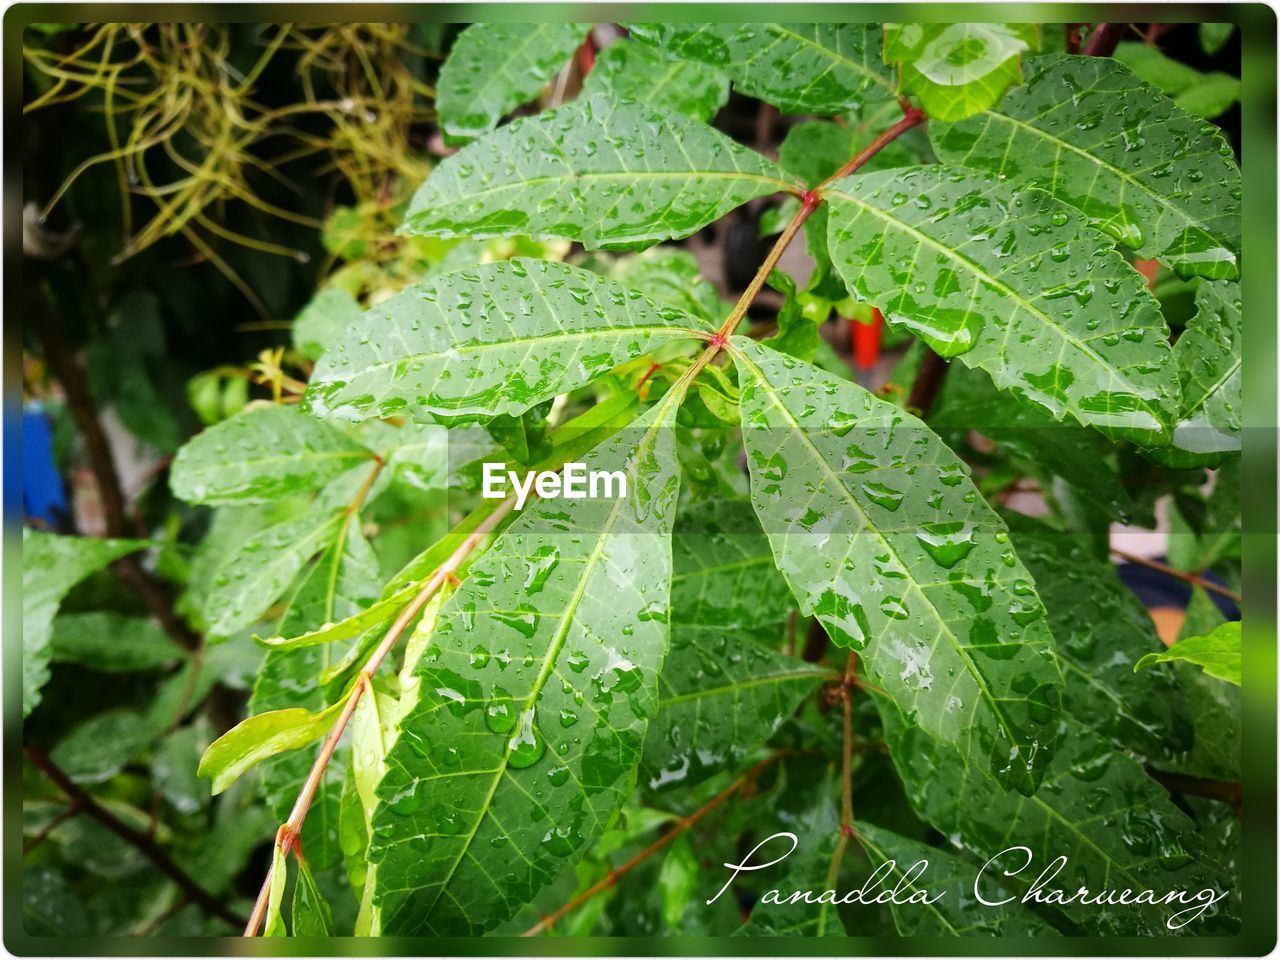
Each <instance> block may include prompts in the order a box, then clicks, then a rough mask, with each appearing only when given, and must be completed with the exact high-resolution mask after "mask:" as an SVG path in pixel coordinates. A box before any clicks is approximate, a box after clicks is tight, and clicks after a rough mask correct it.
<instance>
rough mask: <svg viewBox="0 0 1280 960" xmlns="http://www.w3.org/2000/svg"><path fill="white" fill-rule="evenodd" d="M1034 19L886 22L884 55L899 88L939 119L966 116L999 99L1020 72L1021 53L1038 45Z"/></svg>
mask: <svg viewBox="0 0 1280 960" xmlns="http://www.w3.org/2000/svg"><path fill="white" fill-rule="evenodd" d="M1038 33H1039V31H1038V30H1037V28H1036V27H1035V26H1034V25H1033V24H1020V23H886V24H885V25H884V59H885V61H886V62H888V63H894V64H897V65H898V89H899V91H901V92H903V93H910V94H914V95H915V96H917V97H919V98H920V105H921V106H922V107H923V108H924V109H925V111H926V112H927V113H928V114H929V116H930V117H931V118H933V119H937V120H962V119H964V118H965V117H968V116H972V115H973V114H975V113H977V112H978V111H980V110H985V109H987V108H988V107H990V106H992V105H993V104H995V103H996V102H998V101H999V99H1000V97H1001V95H1002V94H1003V93H1004V92H1005V90H1006V89H1007V88H1008V87H1010V86H1012V85H1013V84H1015V83H1017V82H1018V81H1019V80H1020V79H1021V78H1022V71H1021V68H1020V59H1019V58H1020V55H1021V54H1022V53H1024V52H1026V51H1028V50H1032V49H1035V48H1036V47H1037V46H1038V45H1039V36H1038Z"/></svg>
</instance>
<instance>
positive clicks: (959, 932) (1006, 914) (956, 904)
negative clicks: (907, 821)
mask: <svg viewBox="0 0 1280 960" xmlns="http://www.w3.org/2000/svg"><path fill="white" fill-rule="evenodd" d="M854 832H855V836H856V837H857V838H858V842H859V843H860V844H861V845H862V849H864V850H865V851H866V852H867V858H868V859H869V860H870V861H871V863H872V865H873V866H874V867H880V868H884V869H885V870H886V873H885V878H886V879H885V880H884V881H883V883H882V884H881V887H882V888H884V889H893V890H897V891H899V894H898V897H899V898H900V899H899V900H898V902H894V901H891V902H890V904H889V909H890V911H892V913H893V922H894V925H895V926H896V927H897V928H898V932H899V933H900V934H902V935H903V936H904V937H1044V936H1053V935H1054V934H1055V933H1056V931H1055V930H1054V929H1053V928H1052V927H1051V926H1049V925H1048V924H1047V923H1045V922H1044V921H1043V920H1041V919H1040V918H1039V917H1037V916H1036V915H1035V914H1034V913H1032V912H1031V911H1030V910H1029V909H1027V908H1026V907H1023V906H1022V905H1021V904H1019V903H1018V901H1017V899H1016V898H1014V897H1010V896H1009V894H1008V892H1007V891H1005V890H1002V889H1001V888H1000V887H999V886H997V885H995V884H993V883H989V882H988V883H986V884H984V887H983V896H984V897H985V898H986V899H987V901H988V902H987V903H982V902H981V901H979V900H978V899H977V898H976V897H975V896H974V892H973V881H974V877H975V876H976V875H977V873H978V872H979V869H980V868H981V864H979V863H976V862H973V861H970V860H965V859H962V858H961V857H958V856H956V855H955V854H952V853H948V852H947V851H945V850H940V849H938V848H937V847H930V846H927V845H925V844H923V843H920V842H919V841H917V840H910V839H908V838H906V837H900V836H898V835H897V834H896V833H892V832H890V831H889V830H885V829H883V828H882V827H877V826H874V825H872V824H870V823H861V822H859V823H855V824H854ZM922 862H923V863H924V864H926V865H927V866H926V867H925V868H924V869H923V871H920V872H917V870H916V869H915V868H916V866H917V864H920V863H922ZM885 864H889V866H888V867H885ZM921 891H923V893H921ZM912 895H915V896H916V897H919V898H920V900H918V901H917V902H914V903H906V902H903V901H906V900H907V899H908V898H909V897H911V896H912ZM925 898H927V899H928V900H932V901H933V902H932V903H928V902H924V901H925ZM1006 899H1008V900H1009V901H1010V902H1008V903H1001V901H1004V900H1006ZM993 904H998V905H993Z"/></svg>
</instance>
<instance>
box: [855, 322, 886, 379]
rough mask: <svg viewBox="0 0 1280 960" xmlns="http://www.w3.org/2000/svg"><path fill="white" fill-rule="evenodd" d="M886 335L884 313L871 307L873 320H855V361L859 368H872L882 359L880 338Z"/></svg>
mask: <svg viewBox="0 0 1280 960" xmlns="http://www.w3.org/2000/svg"><path fill="white" fill-rule="evenodd" d="M883 336H884V315H883V314H881V313H880V311H879V310H878V309H877V308H875V307H872V308H871V322H870V323H860V322H859V321H857V320H854V321H853V362H854V363H855V364H856V365H857V367H858V369H859V370H870V369H871V368H872V367H874V366H875V365H876V361H877V360H878V359H880V340H881V338H882V337H883Z"/></svg>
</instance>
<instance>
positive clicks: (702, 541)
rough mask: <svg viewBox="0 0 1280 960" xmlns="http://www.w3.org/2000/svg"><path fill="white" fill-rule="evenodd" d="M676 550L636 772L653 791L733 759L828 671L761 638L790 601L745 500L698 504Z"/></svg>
mask: <svg viewBox="0 0 1280 960" xmlns="http://www.w3.org/2000/svg"><path fill="white" fill-rule="evenodd" d="M672 553H673V564H674V571H675V572H674V574H673V575H672V578H671V652H670V653H669V654H668V655H667V659H666V662H665V664H664V665H663V668H662V675H661V677H660V678H659V681H658V683H659V697H658V715H657V717H656V718H655V719H654V721H653V723H652V724H650V727H649V734H648V736H647V737H646V739H645V744H644V760H643V762H642V764H641V769H640V777H641V780H642V781H643V782H645V783H647V784H648V786H649V788H650V789H660V788H669V787H674V786H677V785H680V786H689V785H692V784H694V783H697V782H699V781H701V780H704V779H706V778H707V777H708V776H710V775H711V774H713V773H716V772H717V771H719V770H721V769H724V768H725V767H730V768H732V767H735V766H737V765H738V764H740V763H741V762H742V760H743V759H744V758H745V757H746V755H747V754H748V753H749V752H750V751H751V750H753V749H754V748H755V747H756V746H757V745H758V744H760V743H762V742H763V741H765V740H767V739H768V738H769V737H770V736H771V735H772V734H773V733H774V732H775V731H776V730H777V729H778V727H779V726H780V725H781V724H782V722H783V721H784V720H786V718H787V717H788V716H790V715H791V714H792V713H793V712H794V711H795V708H796V706H797V705H798V704H799V703H800V701H801V700H802V699H803V698H804V697H805V696H807V695H808V694H810V693H813V692H814V691H815V690H816V689H817V688H818V686H819V684H820V683H821V682H822V680H823V679H826V678H829V677H830V672H829V671H826V670H823V669H821V668H820V667H818V666H817V665H815V664H812V663H806V662H805V661H803V660H800V659H798V658H796V657H790V656H786V655H784V654H782V653H779V652H777V651H776V650H771V649H769V647H768V646H767V645H766V644H768V643H769V642H771V641H772V642H773V643H774V644H776V643H777V642H778V641H780V640H781V639H782V637H783V635H784V633H785V630H786V627H785V623H784V621H785V619H786V617H787V615H788V613H790V612H791V610H792V606H793V603H794V601H793V600H792V598H791V591H790V588H789V587H788V586H787V583H786V581H785V580H784V579H783V578H782V576H781V574H779V573H778V571H777V570H776V569H775V567H774V565H773V553H772V552H771V551H770V549H769V541H768V540H767V539H766V538H765V536H764V534H763V533H761V531H760V527H759V523H758V522H757V521H756V519H755V517H754V515H753V514H752V512H751V507H750V506H749V505H748V504H746V503H741V502H736V501H713V502H710V503H702V504H699V505H698V507H697V508H696V513H694V514H693V515H692V516H689V517H681V518H680V519H679V520H678V521H677V536H676V537H675V539H674V541H673V550H672Z"/></svg>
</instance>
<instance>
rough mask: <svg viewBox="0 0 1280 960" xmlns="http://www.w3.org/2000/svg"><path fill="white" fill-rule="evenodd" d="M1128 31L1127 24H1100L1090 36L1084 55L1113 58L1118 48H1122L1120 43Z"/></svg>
mask: <svg viewBox="0 0 1280 960" xmlns="http://www.w3.org/2000/svg"><path fill="white" fill-rule="evenodd" d="M1128 29H1129V25H1128V24H1127V23H1100V24H1098V26H1097V27H1096V28H1094V31H1093V33H1091V34H1089V40H1088V42H1087V43H1086V44H1085V45H1084V55H1085V56H1086V57H1109V56H1111V55H1112V54H1113V53H1115V52H1116V47H1118V46H1120V41H1121V40H1122V39H1123V38H1124V35H1125V32H1126V31H1127V30H1128Z"/></svg>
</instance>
